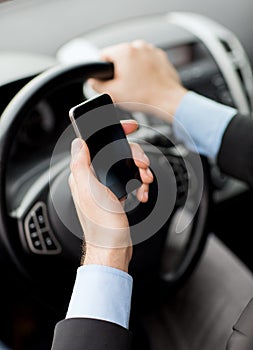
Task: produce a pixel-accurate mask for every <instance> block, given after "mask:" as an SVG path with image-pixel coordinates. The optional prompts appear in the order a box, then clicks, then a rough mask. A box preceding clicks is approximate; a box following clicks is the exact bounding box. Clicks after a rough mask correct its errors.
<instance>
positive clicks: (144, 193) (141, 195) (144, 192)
mask: <svg viewBox="0 0 253 350" xmlns="http://www.w3.org/2000/svg"><path fill="white" fill-rule="evenodd" d="M148 195H149V185H147V184H143V185H141V187H140V188H138V190H137V191H136V197H137V199H138V200H139V201H140V202H142V203H146V202H147V201H148Z"/></svg>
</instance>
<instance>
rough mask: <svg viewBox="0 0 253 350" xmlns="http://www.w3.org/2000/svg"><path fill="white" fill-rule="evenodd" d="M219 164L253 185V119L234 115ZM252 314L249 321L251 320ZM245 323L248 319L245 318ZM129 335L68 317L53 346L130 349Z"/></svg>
mask: <svg viewBox="0 0 253 350" xmlns="http://www.w3.org/2000/svg"><path fill="white" fill-rule="evenodd" d="M218 165H219V166H220V168H221V170H222V171H223V172H224V173H226V174H228V175H231V176H234V177H236V178H238V179H241V180H244V181H246V182H248V183H249V184H250V185H252V186H253V121H252V120H250V119H249V118H246V117H241V116H236V117H235V118H233V119H232V121H231V122H230V124H229V125H228V127H227V129H226V131H225V133H224V136H223V139H222V144H221V148H220V151H219V154H218ZM246 314H247V315H250V317H251V316H252V320H253V307H252V308H250V312H247V313H246ZM245 317H246V316H245ZM247 317H249V316H247ZM247 317H246V318H247ZM250 317H249V322H251V323H252V322H253V321H252V320H251V319H250ZM244 323H245V324H246V323H247V320H246V319H245V318H244ZM240 325H242V323H240ZM240 329H241V326H239V323H238V325H237V326H235V328H234V333H233V336H232V337H231V338H230V341H229V343H228V349H229V350H243V348H242V347H241V346H242V344H241V343H240V342H239V343H238V337H239V338H240ZM238 334H239V335H238ZM246 336H247V334H244V338H245V337H246ZM130 338H131V336H130V332H129V331H128V330H126V329H125V328H122V327H120V326H118V325H116V324H114V323H110V322H105V321H101V320H94V319H86V318H79V319H78V318H77V319H67V320H64V321H61V322H60V323H58V324H57V326H56V328H55V334H54V340H53V346H52V349H53V350H105V349H110V350H127V349H130ZM240 339H241V338H240ZM243 341H245V339H244V340H243ZM238 344H239V345H238ZM172 350H173V349H172Z"/></svg>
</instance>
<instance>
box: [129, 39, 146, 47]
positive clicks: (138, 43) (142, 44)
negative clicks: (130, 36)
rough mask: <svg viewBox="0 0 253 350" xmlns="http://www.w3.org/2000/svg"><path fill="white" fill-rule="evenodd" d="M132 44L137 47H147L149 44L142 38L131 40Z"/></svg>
mask: <svg viewBox="0 0 253 350" xmlns="http://www.w3.org/2000/svg"><path fill="white" fill-rule="evenodd" d="M132 46H134V47H137V48H144V47H149V44H148V43H147V42H146V41H144V40H141V39H138V40H134V41H133V42H132Z"/></svg>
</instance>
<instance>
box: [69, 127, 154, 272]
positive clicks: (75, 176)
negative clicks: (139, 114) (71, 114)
mask: <svg viewBox="0 0 253 350" xmlns="http://www.w3.org/2000/svg"><path fill="white" fill-rule="evenodd" d="M122 127H123V130H124V132H125V133H126V134H130V133H132V132H134V131H135V130H136V129H137V128H138V124H137V123H136V122H135V121H133V120H129V121H124V122H122ZM130 148H131V152H132V155H133V159H134V163H135V164H136V166H137V168H138V169H139V172H140V178H141V181H142V185H141V186H140V187H139V188H138V189H137V191H136V195H137V198H138V199H139V200H140V201H141V202H146V201H147V200H148V189H149V184H150V183H152V181H153V175H152V173H151V171H150V169H149V160H148V158H147V156H146V155H145V153H144V152H143V150H142V149H141V147H140V146H139V145H137V144H131V145H130ZM69 184H70V188H71V192H72V196H73V199H74V203H75V206H76V210H77V213H78V217H79V220H80V223H81V225H82V228H83V231H84V234H85V241H86V245H85V255H84V257H83V264H99V265H106V266H111V267H114V268H118V269H121V270H123V271H128V265H129V262H130V260H131V257H132V246H131V237H130V231H129V225H128V220H127V216H126V214H125V212H124V208H123V202H122V201H120V200H118V198H117V197H116V196H115V194H114V193H113V192H112V191H110V189H109V188H108V187H106V186H105V185H103V184H102V183H101V182H100V181H98V179H97V177H96V175H95V174H94V171H93V169H92V166H91V157H90V152H89V149H88V147H87V144H86V143H85V141H83V140H81V139H76V140H74V141H73V143H72V160H71V175H70V178H69Z"/></svg>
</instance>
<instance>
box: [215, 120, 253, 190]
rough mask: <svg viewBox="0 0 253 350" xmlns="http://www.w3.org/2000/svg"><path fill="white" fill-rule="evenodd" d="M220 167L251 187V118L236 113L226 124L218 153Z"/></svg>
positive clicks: (252, 183) (252, 182) (252, 176)
mask: <svg viewBox="0 0 253 350" xmlns="http://www.w3.org/2000/svg"><path fill="white" fill-rule="evenodd" d="M217 161H218V165H219V167H220V169H221V170H222V171H223V172H224V173H226V174H228V175H231V176H233V177H235V178H238V179H240V180H243V181H245V182H247V183H248V184H249V185H250V186H252V187H253V120H252V119H251V118H247V117H243V116H239V115H237V116H236V117H235V118H233V119H232V121H231V122H230V124H229V125H228V127H227V129H226V131H225V133H224V135H223V139H222V143H221V147H220V151H219V153H218V158H217Z"/></svg>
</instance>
